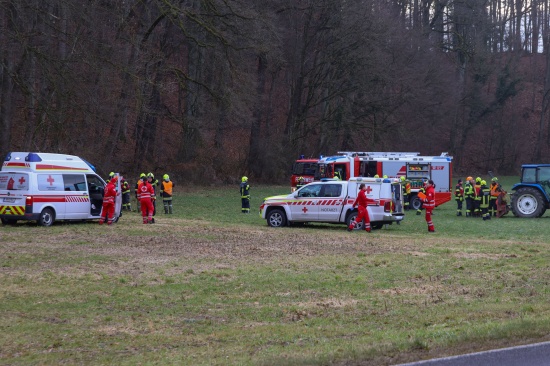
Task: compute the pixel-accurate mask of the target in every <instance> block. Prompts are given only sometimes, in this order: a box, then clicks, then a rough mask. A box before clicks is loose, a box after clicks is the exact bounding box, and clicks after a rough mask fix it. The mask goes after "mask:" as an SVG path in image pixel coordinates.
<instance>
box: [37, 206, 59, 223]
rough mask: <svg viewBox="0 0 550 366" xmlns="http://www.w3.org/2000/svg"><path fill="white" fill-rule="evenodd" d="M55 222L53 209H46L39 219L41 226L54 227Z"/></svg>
mask: <svg viewBox="0 0 550 366" xmlns="http://www.w3.org/2000/svg"><path fill="white" fill-rule="evenodd" d="M54 220H55V214H54V212H53V210H52V209H51V208H45V209H43V210H42V212H41V213H40V217H39V218H38V225H40V226H52V224H53V222H54Z"/></svg>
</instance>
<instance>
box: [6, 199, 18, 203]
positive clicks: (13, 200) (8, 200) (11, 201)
mask: <svg viewBox="0 0 550 366" xmlns="http://www.w3.org/2000/svg"><path fill="white" fill-rule="evenodd" d="M4 202H10V203H14V202H15V198H4Z"/></svg>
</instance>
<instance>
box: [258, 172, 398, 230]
mask: <svg viewBox="0 0 550 366" xmlns="http://www.w3.org/2000/svg"><path fill="white" fill-rule="evenodd" d="M361 183H365V184H366V186H367V191H366V194H367V198H368V201H369V204H368V210H369V217H370V220H371V226H372V227H373V228H375V229H379V228H381V227H382V226H383V225H385V224H392V223H394V222H397V223H399V222H400V221H401V220H403V218H404V211H403V195H402V190H401V184H400V182H399V179H397V178H361V177H359V178H351V179H350V180H349V181H340V180H334V179H326V180H323V181H320V182H313V183H309V184H307V185H305V186H303V187H302V188H300V189H299V190H297V191H296V192H294V193H292V194H289V195H282V196H273V197H267V198H266V199H265V200H264V202H263V203H262V205H261V206H260V216H261V217H262V218H263V219H266V220H267V224H268V225H269V226H272V227H281V226H285V225H290V224H292V223H305V222H321V223H334V224H338V223H342V224H346V225H349V224H350V222H351V221H353V220H355V218H356V217H357V209H356V208H355V209H354V208H353V207H352V205H353V203H354V202H355V198H356V197H357V193H358V192H359V185H360V184H361ZM355 228H356V229H362V228H363V225H362V223H360V224H359V225H356V226H355Z"/></svg>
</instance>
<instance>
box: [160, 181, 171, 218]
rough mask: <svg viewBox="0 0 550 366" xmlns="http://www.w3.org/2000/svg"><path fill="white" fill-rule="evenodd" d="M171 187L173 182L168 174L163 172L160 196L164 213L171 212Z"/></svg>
mask: <svg viewBox="0 0 550 366" xmlns="http://www.w3.org/2000/svg"><path fill="white" fill-rule="evenodd" d="M172 188H174V182H172V181H171V180H170V176H168V174H164V175H163V176H162V182H161V184H160V195H161V196H162V203H163V205H164V213H165V214H168V213H169V214H172Z"/></svg>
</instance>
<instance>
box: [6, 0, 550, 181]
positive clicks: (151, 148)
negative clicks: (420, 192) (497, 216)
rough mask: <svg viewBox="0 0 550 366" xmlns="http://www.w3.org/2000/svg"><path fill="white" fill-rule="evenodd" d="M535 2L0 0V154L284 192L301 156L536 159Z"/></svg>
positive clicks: (544, 11)
mask: <svg viewBox="0 0 550 366" xmlns="http://www.w3.org/2000/svg"><path fill="white" fill-rule="evenodd" d="M549 26H550V8H549V4H548V0H484V1H482V0H124V1H110V0H86V1H85V0H50V1H43V0H0V80H1V83H0V133H1V135H0V153H1V156H5V154H6V153H7V152H8V151H44V152H59V153H65V154H75V155H79V156H81V157H83V158H85V159H87V160H89V161H91V162H93V163H94V164H95V165H96V166H97V167H98V169H99V171H100V172H101V173H102V174H105V173H106V172H109V171H112V170H116V171H120V172H123V173H124V174H125V175H129V176H131V177H132V176H133V177H135V176H136V175H137V174H139V173H140V172H147V171H153V172H155V173H157V174H159V173H161V174H163V173H170V174H171V175H172V176H173V177H177V178H179V179H185V180H186V181H189V182H198V181H203V182H204V181H208V182H211V183H232V182H235V181H236V180H237V179H238V178H240V176H241V175H243V174H246V175H248V176H249V177H250V178H252V179H254V181H256V182H272V183H282V182H287V181H288V180H289V171H290V167H291V165H292V162H293V160H295V159H296V158H297V157H298V156H299V155H301V154H304V155H305V156H311V157H317V156H319V155H321V154H324V155H327V154H333V153H335V152H337V151H342V150H344V151H418V152H420V153H422V154H424V155H439V154H440V153H441V152H449V154H450V155H452V156H454V170H455V172H457V173H464V174H476V175H477V174H478V173H484V172H486V171H487V170H493V171H495V172H496V173H497V174H507V175H513V174H517V173H518V171H519V167H520V165H521V164H522V163H531V162H546V163H550V159H549V158H548V155H549V154H548V153H549V148H550V134H549V128H550V125H549V100H550V99H549V97H550V94H549V91H550V43H549V41H550V28H549Z"/></svg>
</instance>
